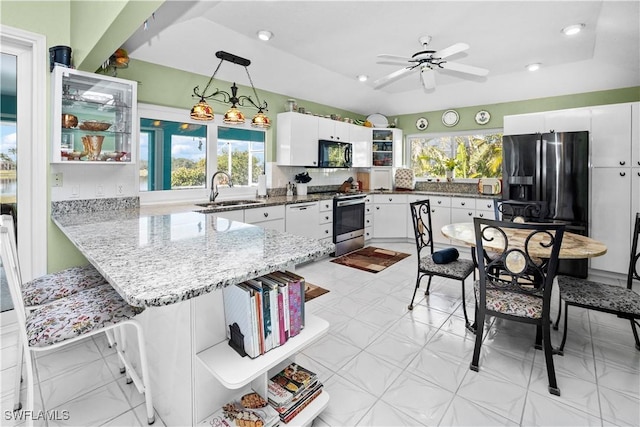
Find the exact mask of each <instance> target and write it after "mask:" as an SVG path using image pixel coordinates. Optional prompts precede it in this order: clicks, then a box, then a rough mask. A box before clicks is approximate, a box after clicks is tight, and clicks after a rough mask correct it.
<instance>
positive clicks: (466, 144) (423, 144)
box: [406, 130, 502, 179]
mask: <svg viewBox="0 0 640 427" xmlns="http://www.w3.org/2000/svg"><path fill="white" fill-rule="evenodd" d="M406 141H407V150H408V155H409V165H410V167H411V169H413V172H414V174H415V176H416V178H417V179H434V178H445V177H446V176H447V175H448V174H447V172H449V171H452V172H453V177H454V178H456V179H465V178H467V179H478V178H500V177H502V132H501V131H499V130H489V131H485V132H467V133H455V134H453V133H449V134H431V135H428V134H427V135H425V134H420V135H408V136H407V140H406Z"/></svg>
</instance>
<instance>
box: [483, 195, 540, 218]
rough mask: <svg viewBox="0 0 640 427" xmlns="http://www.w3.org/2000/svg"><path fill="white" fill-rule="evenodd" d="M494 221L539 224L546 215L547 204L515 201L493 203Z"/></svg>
mask: <svg viewBox="0 0 640 427" xmlns="http://www.w3.org/2000/svg"><path fill="white" fill-rule="evenodd" d="M494 209H495V212H496V219H497V220H502V221H513V222H540V221H541V220H543V219H544V217H545V215H546V214H547V203H546V202H541V201H531V202H521V201H517V200H504V201H495V205H494Z"/></svg>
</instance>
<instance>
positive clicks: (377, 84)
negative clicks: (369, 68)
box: [373, 67, 415, 89]
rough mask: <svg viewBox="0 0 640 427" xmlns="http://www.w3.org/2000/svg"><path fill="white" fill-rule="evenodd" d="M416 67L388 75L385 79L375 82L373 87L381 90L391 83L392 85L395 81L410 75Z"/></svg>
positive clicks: (381, 78)
mask: <svg viewBox="0 0 640 427" xmlns="http://www.w3.org/2000/svg"><path fill="white" fill-rule="evenodd" d="M414 68H415V67H405V68H400V69H399V70H397V71H394V72H393V73H391V74H388V75H386V76H384V77H380V78H379V79H378V80H376V81H374V82H373V87H374V88H376V89H378V88H381V87H382V86H385V85H387V84H389V83H391V82H392V81H394V80H397V79H399V78H400V77H404V76H406V75H407V74H409V72H411V71H412V70H413V69H414Z"/></svg>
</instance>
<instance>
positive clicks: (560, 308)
mask: <svg viewBox="0 0 640 427" xmlns="http://www.w3.org/2000/svg"><path fill="white" fill-rule="evenodd" d="M561 316H562V297H561V296H558V317H557V318H556V323H555V324H554V325H553V330H555V331H557V330H558V325H559V324H560V317H561Z"/></svg>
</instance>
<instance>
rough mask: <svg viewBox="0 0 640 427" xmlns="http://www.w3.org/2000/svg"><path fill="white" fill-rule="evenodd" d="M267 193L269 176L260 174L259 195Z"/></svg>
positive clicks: (262, 195)
mask: <svg viewBox="0 0 640 427" xmlns="http://www.w3.org/2000/svg"><path fill="white" fill-rule="evenodd" d="M266 195H267V176H266V175H258V197H264V196H266Z"/></svg>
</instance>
